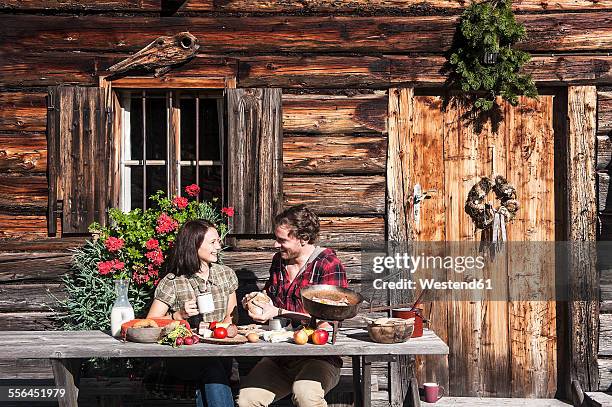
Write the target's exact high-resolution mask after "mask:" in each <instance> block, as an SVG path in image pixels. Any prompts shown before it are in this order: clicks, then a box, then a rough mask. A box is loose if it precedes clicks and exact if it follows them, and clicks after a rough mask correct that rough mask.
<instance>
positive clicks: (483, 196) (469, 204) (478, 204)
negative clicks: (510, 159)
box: [465, 175, 520, 229]
mask: <svg viewBox="0 0 612 407" xmlns="http://www.w3.org/2000/svg"><path fill="white" fill-rule="evenodd" d="M491 189H492V190H493V192H495V196H496V198H497V199H499V200H500V201H501V204H500V206H499V207H498V208H497V209H495V208H494V207H493V205H491V204H490V203H488V202H487V195H488V194H489V192H491ZM519 208H520V205H519V202H518V200H517V199H516V188H514V186H512V185H511V184H510V183H508V181H507V180H506V178H504V177H502V176H501V175H497V176H495V178H494V179H493V180H492V179H491V178H489V177H483V178H482V179H481V180H480V181H478V183H477V184H476V185H474V186H473V187H472V188H471V189H470V192H469V193H468V198H467V200H466V201H465V212H466V213H467V214H468V215H470V217H471V218H472V220H473V221H474V224H475V225H476V227H477V228H478V229H487V228H489V227H491V226H492V225H493V219H494V217H495V213H496V212H498V213H499V214H501V215H503V216H504V217H505V218H506V221H510V220H512V219H514V217H515V216H516V212H518V210H519Z"/></svg>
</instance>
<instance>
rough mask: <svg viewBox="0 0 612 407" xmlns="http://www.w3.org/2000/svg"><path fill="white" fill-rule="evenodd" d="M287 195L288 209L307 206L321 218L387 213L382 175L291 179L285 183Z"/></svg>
mask: <svg viewBox="0 0 612 407" xmlns="http://www.w3.org/2000/svg"><path fill="white" fill-rule="evenodd" d="M348 186H350V189H349V188H348ZM283 191H284V204H285V206H292V205H297V204H301V203H304V204H306V205H308V207H309V208H311V209H312V210H313V211H315V212H316V213H317V214H320V215H344V216H346V215H356V214H359V215H366V214H370V215H377V214H380V215H382V214H384V213H385V177H383V176H379V175H372V176H345V177H338V176H329V177H323V176H317V177H314V176H304V177H296V176H291V177H285V178H284V179H283ZM313 191H315V192H316V193H313Z"/></svg>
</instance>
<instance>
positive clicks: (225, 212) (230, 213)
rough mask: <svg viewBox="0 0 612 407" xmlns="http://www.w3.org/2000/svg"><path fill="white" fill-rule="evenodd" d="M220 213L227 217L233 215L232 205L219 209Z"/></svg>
mask: <svg viewBox="0 0 612 407" xmlns="http://www.w3.org/2000/svg"><path fill="white" fill-rule="evenodd" d="M221 213H223V214H225V215H227V216H228V217H230V218H231V217H232V216H234V207H233V206H228V207H227V208H223V209H221Z"/></svg>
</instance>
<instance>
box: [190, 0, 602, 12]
mask: <svg viewBox="0 0 612 407" xmlns="http://www.w3.org/2000/svg"><path fill="white" fill-rule="evenodd" d="M464 7H465V3H464V2H463V1H460V0H429V1H421V0H406V1H404V0H303V1H299V2H291V1H285V0H266V1H260V0H229V1H223V2H214V1H212V0H188V1H186V2H185V4H183V5H182V6H181V8H180V9H179V11H181V12H202V11H224V12H232V13H283V12H285V13H287V12H288V13H300V14H304V13H342V12H346V13H354V12H356V11H357V12H359V13H364V14H382V13H389V14H395V13H402V14H404V13H411V12H412V13H419V14H420V13H428V12H430V13H431V12H435V11H442V10H444V11H455V12H460V11H461V10H462V9H463V8H464ZM513 8H514V10H516V11H554V10H581V9H586V10H593V9H602V10H605V9H610V8H612V2H610V1H609V0H606V1H602V2H596V3H593V2H591V1H588V0H579V1H574V0H560V1H555V2H541V1H538V0H520V1H515V2H513Z"/></svg>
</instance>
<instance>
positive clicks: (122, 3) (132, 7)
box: [0, 0, 161, 12]
mask: <svg viewBox="0 0 612 407" xmlns="http://www.w3.org/2000/svg"><path fill="white" fill-rule="evenodd" d="M0 9H9V10H19V11H42V10H45V11H53V10H61V11H64V10H66V11H68V10H70V11H119V12H122V11H130V12H155V11H160V10H161V0H103V1H97V0H85V1H82V0H79V1H77V0H2V1H0Z"/></svg>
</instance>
